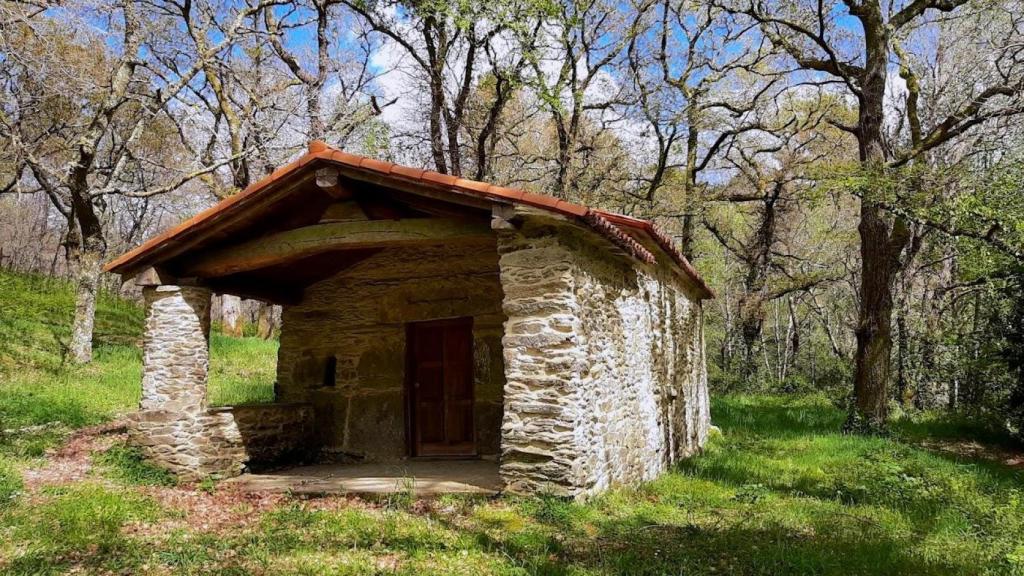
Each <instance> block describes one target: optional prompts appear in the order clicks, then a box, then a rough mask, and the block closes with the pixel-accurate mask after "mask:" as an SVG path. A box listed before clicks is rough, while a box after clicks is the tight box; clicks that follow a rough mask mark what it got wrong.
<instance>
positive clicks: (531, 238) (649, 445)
mask: <svg viewBox="0 0 1024 576" xmlns="http://www.w3.org/2000/svg"><path fill="white" fill-rule="evenodd" d="M600 242H601V240H599V239H597V238H594V237H593V235H592V234H589V233H587V232H583V231H580V230H579V229H577V228H576V227H575V226H572V225H571V224H569V223H567V222H564V221H559V220H558V219H555V218H550V217H544V216H540V215H536V214H531V213H529V212H527V213H526V215H525V217H524V218H523V222H522V224H521V226H520V228H519V230H503V231H501V233H500V234H499V252H500V254H501V258H500V267H501V280H502V287H503V289H504V292H505V300H504V310H505V314H506V316H507V318H508V320H507V323H506V329H505V338H504V344H505V366H506V381H507V382H506V387H505V400H506V410H505V418H504V423H503V434H504V444H503V450H502V464H501V473H502V476H503V478H504V479H505V481H506V482H507V483H508V485H509V487H510V488H511V489H513V490H520V491H537V490H543V491H549V492H554V493H561V494H566V495H573V496H582V495H586V494H591V493H595V492H598V491H600V490H603V489H605V488H608V487H610V486H612V485H615V484H623V483H631V482H637V481H642V480H647V479H651V478H653V477H655V476H656V475H657V474H659V473H660V472H662V471H664V470H665V469H666V468H667V467H668V466H669V465H671V464H672V463H673V462H675V461H677V460H678V459H680V458H682V457H685V456H688V455H690V454H692V453H693V452H695V451H696V450H698V449H699V448H700V447H701V446H702V445H703V443H704V441H705V439H706V436H707V429H708V425H709V419H710V416H709V408H708V396H707V375H706V366H705V364H704V341H703V328H702V311H701V306H700V304H699V302H698V301H697V300H695V299H694V298H693V296H692V292H691V290H690V288H689V287H688V286H687V285H686V283H685V281H684V280H682V279H680V278H678V277H677V276H675V272H673V271H671V270H669V269H668V268H667V267H663V266H657V265H654V266H640V265H637V264H636V262H635V261H634V260H631V259H628V258H626V257H624V256H622V255H617V254H615V253H614V248H612V247H611V245H610V244H607V243H605V244H601V243H600Z"/></svg>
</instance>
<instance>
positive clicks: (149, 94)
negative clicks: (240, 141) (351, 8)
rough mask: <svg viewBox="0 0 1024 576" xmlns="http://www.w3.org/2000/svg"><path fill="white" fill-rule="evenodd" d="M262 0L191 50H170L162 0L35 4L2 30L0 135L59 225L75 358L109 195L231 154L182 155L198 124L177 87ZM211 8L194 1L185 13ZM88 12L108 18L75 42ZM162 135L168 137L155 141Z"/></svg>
mask: <svg viewBox="0 0 1024 576" xmlns="http://www.w3.org/2000/svg"><path fill="white" fill-rule="evenodd" d="M267 4H269V2H260V3H254V4H242V5H239V6H237V7H232V8H231V9H230V10H228V13H229V15H228V16H227V17H226V18H224V21H223V22H221V23H220V25H218V26H217V30H216V35H215V36H214V37H215V38H216V40H211V41H210V42H209V44H208V45H207V46H206V48H205V49H204V50H201V51H197V52H195V53H187V52H182V51H178V50H177V49H176V46H177V45H176V43H175V42H173V41H169V37H168V34H170V35H173V34H174V33H175V32H176V31H178V30H179V29H178V28H177V27H176V26H174V25H173V24H170V25H169V26H168V24H169V23H168V21H167V20H166V19H165V18H164V11H165V5H164V4H162V3H155V4H140V3H135V2H121V1H116V2H111V3H109V4H103V5H102V6H96V5H95V4H92V3H91V4H82V5H77V4H71V5H68V6H67V7H66V8H67V14H69V15H70V16H71V17H69V18H63V19H61V20H57V19H54V18H50V17H48V16H46V14H45V13H38V12H35V11H33V12H34V15H32V16H31V17H28V16H26V17H25V18H22V19H20V20H17V23H16V24H15V25H14V28H16V30H12V33H9V34H7V33H5V34H4V35H3V37H4V40H3V42H4V44H5V45H4V51H5V53H6V54H7V55H8V56H9V57H8V58H7V59H5V61H4V67H3V70H2V71H0V73H2V74H3V82H4V88H5V90H4V107H5V110H4V114H3V116H2V118H0V137H3V138H4V139H5V140H6V141H7V142H8V145H9V147H10V150H11V152H9V154H11V155H12V156H13V157H14V158H16V159H17V162H18V163H20V164H23V165H24V167H25V170H26V173H27V175H28V176H27V177H29V178H30V179H31V186H32V187H33V189H34V190H36V191H38V192H40V193H43V194H45V195H46V196H47V197H48V198H49V199H50V201H51V202H52V204H53V206H54V208H55V209H56V210H57V211H58V212H59V213H60V214H61V215H62V216H63V217H64V219H65V220H66V222H67V233H66V237H65V238H66V239H65V246H66V248H67V256H68V260H69V262H70V263H71V266H72V268H73V269H74V270H75V276H76V284H77V289H76V304H75V318H74V324H73V327H72V340H71V345H70V348H71V356H72V358H73V359H74V360H76V361H78V362H88V361H89V360H90V359H91V358H92V336H93V324H94V318H95V311H96V292H97V287H98V283H99V275H100V269H101V265H102V260H103V258H104V256H105V254H106V250H107V239H106V236H105V233H104V228H103V218H102V211H103V210H104V209H105V206H106V205H107V204H108V198H109V197H111V196H128V197H151V196H155V195H159V194H164V193H167V192H170V191H173V190H175V189H177V188H179V187H181V186H182V185H184V184H185V183H187V182H189V181H190V180H193V179H195V178H198V177H200V176H202V175H204V174H208V173H210V172H212V171H214V170H216V169H218V168H219V167H220V166H222V165H224V164H226V163H227V162H228V160H225V159H220V160H217V161H216V162H214V163H212V164H208V165H200V164H198V163H197V162H195V161H194V160H193V159H191V158H188V157H187V156H186V155H185V154H182V152H183V151H184V150H186V149H187V146H186V145H185V144H184V143H185V142H186V141H188V140H190V135H189V134H188V132H189V131H190V130H195V129H198V128H200V127H199V126H196V125H194V124H193V125H190V124H189V116H188V114H187V111H186V107H187V105H188V103H187V102H183V101H182V95H183V94H184V92H185V88H186V87H187V86H188V85H189V84H190V83H191V82H193V81H194V80H195V78H196V77H197V75H199V74H200V73H201V72H202V70H203V68H204V66H206V65H207V63H208V62H209V61H210V60H212V59H215V58H217V57H218V56H219V55H220V54H222V53H223V52H224V51H225V50H226V49H227V48H228V47H229V46H230V45H231V43H232V42H233V41H234V40H235V39H236V38H237V37H238V36H239V35H240V34H242V33H243V32H244V31H245V27H244V26H243V24H244V22H245V21H246V19H247V18H248V17H250V16H251V15H252V14H253V13H254V12H255V11H257V10H260V9H262V8H263V6H265V5H267ZM8 9H12V10H16V9H17V8H16V7H15V8H8ZM26 10H31V8H29V9H26ZM212 13H214V11H210V10H200V9H199V8H197V7H195V6H192V7H191V9H190V11H189V13H188V14H189V17H190V18H199V17H201V16H200V15H201V14H203V15H206V14H212ZM25 14H27V12H26V13H25ZM96 14H102V16H101V20H102V21H103V22H105V23H106V24H107V25H108V27H107V28H106V29H105V30H103V31H102V32H100V33H97V34H98V35H100V36H101V37H94V38H88V39H87V42H88V45H86V44H84V43H76V40H75V39H76V38H80V37H81V36H80V35H76V34H75V33H69V30H70V29H72V28H78V29H86V30H96V29H97V27H96V26H94V22H93V17H94V16H95V15H96ZM76 19H77V20H76ZM87 20H88V21H89V25H88V26H86V25H85V22H86V21H87ZM96 46H103V47H104V49H102V50H97V49H96ZM69 53H76V54H77V55H78V56H79V57H78V58H77V59H75V58H69V57H68V56H69ZM161 55H163V56H162V57H161ZM97 71H107V72H106V73H101V74H99V75H97V74H96V72H97ZM78 103H82V104H78ZM161 140H162V141H163V142H167V143H171V142H176V143H177V145H171V146H166V145H163V144H158V145H156V146H154V145H153V144H154V142H155V141H161ZM176 153H177V155H176ZM179 167H190V168H185V169H182V168H179Z"/></svg>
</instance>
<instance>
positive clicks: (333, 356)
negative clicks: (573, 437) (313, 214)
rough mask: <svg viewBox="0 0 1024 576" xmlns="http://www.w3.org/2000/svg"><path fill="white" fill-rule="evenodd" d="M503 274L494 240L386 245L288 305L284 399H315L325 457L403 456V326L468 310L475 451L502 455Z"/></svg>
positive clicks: (282, 356)
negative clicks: (408, 245) (471, 344)
mask: <svg viewBox="0 0 1024 576" xmlns="http://www.w3.org/2000/svg"><path fill="white" fill-rule="evenodd" d="M498 277H499V274H498V256H497V250H496V247H495V245H494V244H493V243H491V244H488V245H480V244H472V245H459V244H451V245H444V246H433V247H413V248H391V249H386V250H382V251H380V252H378V253H377V254H375V255H373V256H371V257H370V258H367V259H366V260H364V261H362V262H360V263H359V264H357V265H355V266H353V267H351V268H348V269H346V270H345V271H343V272H341V273H340V274H338V275H336V276H334V277H332V278H329V279H327V280H325V281H323V282H320V283H318V284H315V285H313V286H311V287H309V288H307V289H306V291H305V295H304V298H303V300H302V302H301V303H299V304H297V305H294V306H286V307H285V308H284V310H283V315H282V331H281V346H280V351H279V353H278V399H279V400H280V401H282V402H308V403H309V404H310V405H311V406H312V408H313V411H314V414H315V417H314V421H315V429H314V436H315V439H316V442H317V443H318V444H319V445H320V446H321V447H322V450H323V454H324V455H325V456H326V457H333V458H334V459H338V460H342V461H345V460H352V461H388V460H397V459H401V458H404V457H406V456H407V455H408V448H407V446H408V441H407V439H406V407H405V401H406V400H405V398H406V397H405V366H406V350H405V345H406V330H407V325H408V323H410V322H420V321H428V320H438V319H445V318H457V317H467V316H468V317H472V318H473V348H474V371H473V373H474V396H475V410H474V412H475V418H476V422H475V430H476V444H477V450H478V453H479V455H480V456H482V457H490V458H496V457H497V455H498V453H499V451H500V429H501V420H502V394H503V388H504V383H505V379H504V368H503V364H502V345H501V337H502V324H503V322H504V316H503V314H502V311H501V301H502V291H501V284H500V282H499V278H498Z"/></svg>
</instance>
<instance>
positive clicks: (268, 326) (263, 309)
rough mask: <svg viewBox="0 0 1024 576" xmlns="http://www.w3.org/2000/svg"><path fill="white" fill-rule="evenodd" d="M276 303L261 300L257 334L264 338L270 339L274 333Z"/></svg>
mask: <svg viewBox="0 0 1024 576" xmlns="http://www.w3.org/2000/svg"><path fill="white" fill-rule="evenodd" d="M274 316H275V314H274V305H273V304H268V303H266V302H260V305H259V311H258V312H257V320H256V335H257V336H259V337H260V338H262V339H264V340H270V338H271V337H273V335H274V327H275V324H276V322H275V318H274Z"/></svg>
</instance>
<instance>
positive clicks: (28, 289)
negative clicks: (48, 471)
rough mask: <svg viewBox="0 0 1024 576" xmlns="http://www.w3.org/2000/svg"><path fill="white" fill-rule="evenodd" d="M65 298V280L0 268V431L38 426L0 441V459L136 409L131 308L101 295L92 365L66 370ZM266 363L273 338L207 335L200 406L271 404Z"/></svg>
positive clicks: (272, 358) (137, 316)
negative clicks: (205, 402) (205, 384)
mask: <svg viewBox="0 0 1024 576" xmlns="http://www.w3.org/2000/svg"><path fill="white" fill-rule="evenodd" d="M73 302H74V300H73V291H72V289H71V287H70V286H69V285H68V284H67V283H66V282H62V281H57V280H54V279H51V278H47V277H44V276H32V275H21V274H13V273H10V272H6V271H2V270H0V429H5V428H7V429H11V428H26V427H34V426H42V427H46V428H44V429H42V430H39V431H38V432H36V433H33V434H30V435H27V436H22V437H20V438H18V439H14V440H12V439H9V438H8V439H5V438H4V437H0V453H4V452H5V451H6V452H8V453H10V452H14V453H15V454H17V455H21V456H31V455H39V454H41V453H42V451H43V450H44V449H45V448H47V447H49V446H52V445H53V441H54V439H56V438H59V437H61V436H62V435H63V434H64V433H66V432H67V430H68V429H73V428H80V427H82V426H88V425H92V424H98V423H101V422H105V421H107V420H110V419H111V418H114V417H115V416H117V415H118V414H122V413H125V412H128V411H130V410H133V409H135V407H136V406H137V405H138V401H139V394H140V392H141V388H140V382H141V379H142V371H141V363H142V360H141V358H142V357H141V351H140V348H141V338H142V322H143V312H142V310H141V308H140V307H139V306H138V305H137V304H136V303H134V302H131V301H128V300H125V299H122V298H118V297H116V296H112V295H109V294H105V293H103V294H101V295H100V298H99V301H98V310H97V315H96V336H95V353H94V356H95V360H94V361H93V362H92V363H90V364H88V365H86V366H74V365H72V364H70V363H68V361H67V356H66V351H67V342H68V339H69V334H70V332H69V326H70V324H71V318H72V311H73V308H74V304H73ZM276 360H277V342H276V341H264V340H260V339H257V338H242V339H236V338H228V337H225V336H223V335H221V334H217V333H214V334H213V335H212V336H211V338H210V383H209V388H208V393H209V401H210V404H211V405H215V406H216V405H223V404H241V403H246V402H267V401H272V400H273V396H274V392H273V382H274V380H275V377H276V374H275V365H276ZM12 443H13V444H14V445H12Z"/></svg>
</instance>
